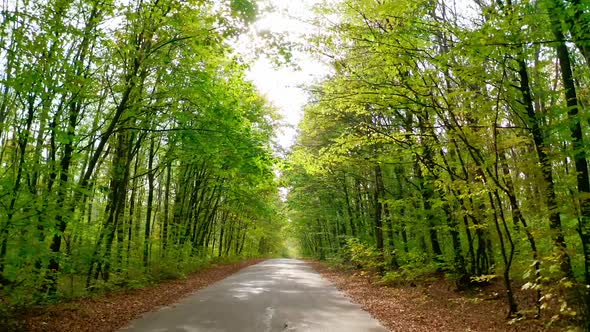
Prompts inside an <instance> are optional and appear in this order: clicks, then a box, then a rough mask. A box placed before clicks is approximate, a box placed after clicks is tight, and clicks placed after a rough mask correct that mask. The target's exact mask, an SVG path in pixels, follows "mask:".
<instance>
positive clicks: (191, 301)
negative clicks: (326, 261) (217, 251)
mask: <svg viewBox="0 0 590 332" xmlns="http://www.w3.org/2000/svg"><path fill="white" fill-rule="evenodd" d="M121 331H122V332H123V331H124V332H140V331H141V332H164V331H170V332H246V331H247V332H275V331H297V332H300V331H334V332H365V331H366V332H385V331H387V329H385V328H384V327H383V326H381V325H380V324H379V323H378V322H377V321H376V320H375V319H373V318H371V316H370V315H369V314H368V313H367V312H365V311H363V310H362V309H361V308H360V306H358V305H356V304H353V303H351V302H350V301H349V300H348V299H347V298H346V297H345V296H344V295H343V294H342V293H340V292H339V291H338V290H337V289H336V288H335V287H334V286H333V285H332V284H331V283H329V282H328V281H326V280H324V279H322V278H321V277H320V275H319V274H318V273H316V272H315V271H313V270H312V269H311V268H310V267H309V266H307V265H306V264H305V263H303V262H302V261H298V260H294V259H273V260H268V261H265V262H263V263H260V264H257V265H253V266H250V267H248V268H246V269H243V270H242V271H240V272H238V273H236V274H234V275H232V276H230V277H228V278H226V279H224V280H222V281H219V282H217V283H215V284H213V285H211V286H209V287H207V288H204V289H202V290H199V291H197V292H196V293H194V294H192V295H190V296H189V297H187V298H185V299H183V300H182V301H180V302H179V303H177V304H176V305H173V306H171V307H165V308H162V309H160V310H158V311H156V312H151V313H147V314H145V315H143V316H142V317H141V318H139V319H137V320H135V321H133V322H131V324H130V325H129V326H128V327H126V328H124V329H123V330H121Z"/></svg>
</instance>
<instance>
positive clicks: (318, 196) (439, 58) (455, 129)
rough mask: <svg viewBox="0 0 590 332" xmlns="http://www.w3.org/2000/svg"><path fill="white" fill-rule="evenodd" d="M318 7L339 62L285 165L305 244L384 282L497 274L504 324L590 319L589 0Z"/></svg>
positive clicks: (321, 33) (325, 48)
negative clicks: (527, 298)
mask: <svg viewBox="0 0 590 332" xmlns="http://www.w3.org/2000/svg"><path fill="white" fill-rule="evenodd" d="M318 12H319V14H320V15H321V17H322V18H323V19H321V20H318V22H317V24H318V26H319V27H320V29H318V32H317V33H316V34H314V35H313V36H312V37H311V38H310V40H309V42H310V43H311V45H312V46H311V47H310V48H311V49H312V50H313V52H315V53H316V54H317V56H318V57H320V58H325V59H327V61H329V62H330V63H331V65H332V72H331V73H330V75H328V77H327V78H326V79H325V80H322V81H321V82H316V83H315V84H314V85H312V86H311V87H310V91H311V92H310V93H311V100H310V102H309V104H308V105H307V106H306V108H305V115H304V119H303V121H302V122H301V124H300V128H299V137H298V140H297V143H296V144H295V146H294V147H293V150H292V152H291V153H290V156H289V159H288V163H287V164H286V166H285V169H286V171H285V173H286V181H287V183H288V186H289V188H290V192H289V195H288V201H287V204H288V208H289V210H288V211H289V212H288V216H289V218H290V220H291V224H290V225H289V228H290V232H291V234H293V236H294V237H296V238H297V239H298V242H299V243H300V244H301V248H300V250H301V253H302V254H303V255H309V256H312V257H316V258H318V259H325V260H329V261H333V262H335V263H345V262H351V263H352V264H353V265H355V266H356V267H358V268H362V269H365V270H373V271H377V272H378V273H380V274H381V275H382V280H383V281H384V282H389V283H394V284H395V283H396V282H403V281H407V280H412V279H420V278H421V277H423V276H427V275H433V274H439V275H441V274H442V275H444V276H446V277H447V278H451V279H452V280H455V282H456V285H457V287H458V288H469V287H470V285H473V284H481V283H485V282H489V281H491V280H501V282H502V284H503V288H504V292H503V293H502V297H504V298H505V300H506V303H507V306H506V312H507V316H508V317H509V318H511V319H520V318H521V317H524V316H527V317H534V316H537V317H538V316H542V315H549V317H552V319H554V320H559V319H574V320H575V319H579V320H580V321H582V322H585V323H586V324H588V322H589V321H590V320H589V319H588V318H587V317H589V316H588V313H589V303H590V293H589V291H590V286H589V285H590V182H589V174H588V152H589V149H588V140H589V139H590V136H589V134H590V130H589V129H590V119H589V117H588V112H587V107H589V106H590V100H589V99H588V98H589V91H590V90H589V88H590V85H589V83H590V82H589V79H590V76H589V75H590V6H589V3H588V2H587V1H579V0H523V1H518V0H494V1H485V0H473V1H453V0H438V1H437V0H417V1H401V0H360V1H346V0H344V1H338V2H324V3H323V4H321V5H319V7H318ZM521 289H522V290H527V291H528V292H529V293H533V294H534V295H533V296H534V297H535V301H534V302H535V304H534V305H532V306H529V305H524V304H522V303H519V301H518V300H517V297H516V296H515V292H516V291H520V290H521ZM552 308H553V309H552ZM586 328H590V327H588V326H587V327H586Z"/></svg>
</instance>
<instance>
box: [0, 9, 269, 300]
mask: <svg viewBox="0 0 590 332" xmlns="http://www.w3.org/2000/svg"><path fill="white" fill-rule="evenodd" d="M2 5H3V11H2V21H1V22H0V24H1V25H0V56H1V60H0V68H1V79H0V86H1V87H0V90H1V91H2V92H1V94H0V284H1V285H2V290H3V292H4V293H6V294H9V297H10V301H11V302H14V303H31V302H38V301H44V300H46V299H47V298H56V297H68V296H77V295H79V294H80V293H85V292H87V291H92V290H93V289H103V288H109V287H113V286H133V285H134V284H141V283H143V282H145V281H147V280H158V279H163V278H172V277H179V276H182V275H183V274H186V273H188V272H190V271H192V270H194V269H196V268H198V267H199V266H200V265H202V264H204V262H206V261H207V260H208V259H210V258H213V257H215V258H217V257H238V256H253V255H266V254H268V253H271V252H273V251H275V250H278V246H279V244H280V241H279V240H278V239H277V236H278V234H279V232H278V231H277V229H280V225H279V223H278V222H275V220H277V217H276V215H277V214H278V210H277V204H278V202H280V200H279V196H278V194H277V190H276V187H277V186H276V183H275V179H274V175H273V164H274V159H275V157H274V156H273V153H272V150H271V145H272V144H271V143H272V142H271V137H272V135H273V126H274V122H275V121H276V120H277V117H276V114H275V112H274V110H273V109H272V108H270V107H268V106H267V104H266V103H265V101H264V100H263V99H262V98H261V97H260V96H259V94H258V93H257V92H256V90H255V88H254V87H253V85H252V84H251V83H250V82H248V81H246V80H245V78H244V75H245V69H246V65H245V64H244V63H242V62H241V61H240V60H239V59H238V57H237V55H236V54H234V52H233V51H232V50H231V48H230V47H229V45H228V43H227V40H229V39H230V38H233V37H234V36H235V35H236V34H239V33H240V32H241V31H242V30H243V29H244V28H245V27H246V25H247V24H248V23H249V21H251V20H252V19H253V18H254V15H255V14H256V13H255V10H256V8H255V6H254V5H253V4H251V3H249V2H247V1H231V2H227V3H226V2H220V3H209V2H208V1H174V0H170V1H169V0H153V1H129V2H122V1H109V0H89V1H86V0H74V1H70V0H55V1H54V0H49V1H28V0H24V1H20V0H18V1H16V0H15V1H11V0H7V1H4V2H3V4H2Z"/></svg>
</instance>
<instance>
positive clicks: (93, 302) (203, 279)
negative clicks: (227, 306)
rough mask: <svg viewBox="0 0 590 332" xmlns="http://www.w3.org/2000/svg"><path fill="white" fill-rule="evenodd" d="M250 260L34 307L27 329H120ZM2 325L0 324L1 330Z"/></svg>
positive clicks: (41, 331) (36, 331)
mask: <svg viewBox="0 0 590 332" xmlns="http://www.w3.org/2000/svg"><path fill="white" fill-rule="evenodd" d="M259 262H261V260H249V261H245V262H241V263H236V264H226V265H218V266H213V267H210V268H207V269H205V270H202V271H199V272H197V273H194V274H192V275H190V276H189V277H188V278H186V279H177V280H169V281H165V282H162V283H160V284H158V285H156V286H152V287H146V288H142V289H133V290H123V291H117V292H112V293H109V294H106V295H104V296H100V297H96V298H87V299H80V300H76V301H73V302H68V303H60V304H56V305H50V306H43V307H38V308H34V309H32V310H31V311H29V312H27V313H25V314H24V315H23V325H24V327H23V330H24V331H31V332H74V331H75V332H86V331H88V332H90V331H92V332H108V331H116V330H118V329H120V328H122V327H124V326H125V325H127V324H128V323H129V322H130V321H131V320H133V319H135V318H137V317H139V316H140V315H141V314H142V313H145V312H148V311H153V310H155V309H157V308H159V307H162V306H166V305H170V304H173V303H175V302H177V301H178V300H179V299H181V298H182V297H184V296H187V295H189V294H191V293H193V292H195V291H197V290H199V289H201V288H204V287H206V286H208V285H210V284H212V283H214V282H216V281H219V280H221V279H224V278H225V277H227V276H229V275H231V274H233V273H235V272H237V271H239V270H241V269H243V268H245V267H247V266H250V265H253V264H256V263H259ZM1 330H2V327H0V331H1Z"/></svg>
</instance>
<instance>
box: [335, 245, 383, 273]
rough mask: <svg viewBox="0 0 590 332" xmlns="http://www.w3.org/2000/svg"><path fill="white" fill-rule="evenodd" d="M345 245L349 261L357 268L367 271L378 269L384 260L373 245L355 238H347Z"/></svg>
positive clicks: (381, 266)
mask: <svg viewBox="0 0 590 332" xmlns="http://www.w3.org/2000/svg"><path fill="white" fill-rule="evenodd" d="M346 246H347V247H346V249H345V250H346V251H347V256H349V257H350V262H351V263H352V264H354V265H355V266H356V267H357V268H359V269H363V270H367V271H379V270H381V269H382V268H383V266H384V262H383V261H382V259H381V256H380V254H379V252H378V251H377V249H375V247H373V246H368V245H365V244H363V243H361V242H360V241H359V240H358V239H355V238H350V239H347V240H346Z"/></svg>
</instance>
